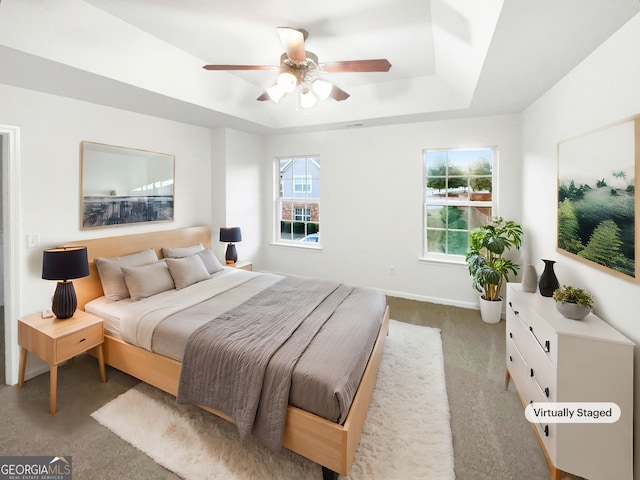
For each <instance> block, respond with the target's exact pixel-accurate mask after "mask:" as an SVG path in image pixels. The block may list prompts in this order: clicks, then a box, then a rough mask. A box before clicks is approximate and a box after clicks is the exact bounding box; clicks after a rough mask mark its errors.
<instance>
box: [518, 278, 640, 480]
mask: <svg viewBox="0 0 640 480" xmlns="http://www.w3.org/2000/svg"><path fill="white" fill-rule="evenodd" d="M506 333H507V344H506V354H507V376H506V382H505V387H506V388H508V387H509V381H510V380H513V382H514V385H515V387H516V391H517V392H518V395H519V396H520V400H521V401H522V404H523V406H526V405H528V404H529V403H531V402H613V403H615V404H617V405H618V406H619V407H620V410H621V416H620V419H619V420H618V421H617V422H615V423H542V424H532V426H533V429H534V430H535V432H536V434H537V437H538V441H539V442H540V445H541V446H542V448H543V450H544V452H545V456H546V457H547V461H548V462H549V469H550V472H551V479H552V480H560V477H561V474H562V471H565V472H569V473H572V474H574V475H578V476H581V477H585V478H588V479H589V480H613V479H615V480H631V479H632V478H633V351H634V343H633V342H631V341H630V340H629V339H627V338H626V337H625V336H624V335H622V334H621V333H620V332H618V331H617V330H615V329H614V328H613V327H611V326H610V325H608V324H607V323H605V322H604V321H602V320H601V319H599V318H598V317H596V316H595V315H593V314H590V315H588V316H587V317H585V318H584V319H583V320H569V319H567V318H565V317H563V316H562V315H560V313H558V311H557V310H556V306H555V302H554V301H553V299H551V298H546V297H543V296H541V295H540V294H539V293H526V292H523V291H522V288H521V285H520V284H519V283H510V284H508V286H507V326H506ZM523 414H524V412H523Z"/></svg>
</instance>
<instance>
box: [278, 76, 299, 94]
mask: <svg viewBox="0 0 640 480" xmlns="http://www.w3.org/2000/svg"><path fill="white" fill-rule="evenodd" d="M277 83H278V85H279V86H280V88H282V90H284V92H285V93H291V92H293V90H294V89H295V88H296V85H298V79H297V78H296V76H295V75H294V74H293V73H289V72H282V73H281V74H280V75H278V82H277Z"/></svg>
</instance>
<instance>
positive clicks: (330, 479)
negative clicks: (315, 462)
mask: <svg viewBox="0 0 640 480" xmlns="http://www.w3.org/2000/svg"><path fill="white" fill-rule="evenodd" d="M322 480H338V473H337V472H334V471H333V470H329V469H328V468H327V467H322Z"/></svg>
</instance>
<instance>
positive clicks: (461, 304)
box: [380, 289, 480, 310]
mask: <svg viewBox="0 0 640 480" xmlns="http://www.w3.org/2000/svg"><path fill="white" fill-rule="evenodd" d="M380 291H381V292H382V293H384V294H385V295H388V296H390V297H398V298H404V299H407V300H417V301H419V302H429V303H436V304H438V305H448V306H451V307H460V308H468V309H471V310H480V305H478V303H477V302H461V301H457V300H451V299H448V298H439V297H429V296H427V295H416V294H413V293H405V292H397V291H394V290H384V289H381V290H380Z"/></svg>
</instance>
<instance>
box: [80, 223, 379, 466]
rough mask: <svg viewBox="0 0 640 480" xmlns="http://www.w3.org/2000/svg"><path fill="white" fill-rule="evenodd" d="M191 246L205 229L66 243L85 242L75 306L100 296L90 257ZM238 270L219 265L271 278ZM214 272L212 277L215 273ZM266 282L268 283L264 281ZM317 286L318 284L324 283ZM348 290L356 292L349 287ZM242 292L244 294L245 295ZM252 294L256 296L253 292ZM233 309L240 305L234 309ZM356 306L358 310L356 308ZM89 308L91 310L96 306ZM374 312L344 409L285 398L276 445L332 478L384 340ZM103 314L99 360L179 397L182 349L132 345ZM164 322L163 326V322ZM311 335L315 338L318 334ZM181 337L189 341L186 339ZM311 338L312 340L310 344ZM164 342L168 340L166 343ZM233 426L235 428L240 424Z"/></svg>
mask: <svg viewBox="0 0 640 480" xmlns="http://www.w3.org/2000/svg"><path fill="white" fill-rule="evenodd" d="M197 244H202V245H203V246H204V247H205V248H207V249H208V248H210V244H211V231H210V228H209V227H207V226H203V227H191V228H183V229H177V230H168V231H160V232H153V233H143V234H135V235H125V236H119V237H108V238H102V239H91V240H84V241H80V242H74V243H69V244H68V245H85V246H87V249H88V256H89V272H90V274H89V276H88V277H85V278H82V279H78V280H75V281H74V285H75V289H76V293H77V296H78V307H79V308H81V309H85V306H87V304H89V307H90V308H91V306H92V305H93V306H95V305H96V304H98V305H99V304H100V302H101V299H103V298H104V295H105V294H104V291H103V288H102V283H101V280H100V276H99V275H98V269H97V267H96V262H95V261H94V259H95V258H99V259H102V258H113V257H120V256H123V255H129V254H132V253H136V252H142V251H145V250H147V249H153V250H154V251H155V252H156V253H157V256H158V257H160V258H161V257H162V248H163V247H175V248H177V249H179V248H180V247H189V246H192V245H197ZM242 272H244V273H242V274H241V273H240V270H238V271H237V272H234V271H233V269H229V268H225V269H224V271H223V272H221V275H222V276H226V277H225V280H224V281H225V282H227V278H232V279H235V280H234V281H236V282H239V283H242V284H245V282H246V284H247V285H252V284H255V283H256V282H257V283H260V282H263V281H264V280H263V278H267V279H269V278H271V280H274V278H273V277H270V276H269V275H265V276H260V277H259V278H258V279H256V275H257V274H252V273H250V272H245V271H242ZM215 275H218V273H216V274H215ZM215 275H212V278H213V277H215ZM258 275H259V274H258ZM245 278H248V280H244V279H245ZM275 280H278V279H275ZM207 282H209V280H207V281H206V282H202V284H204V283H207ZM267 283H269V282H268V281H267ZM280 283H285V282H280ZM198 285H200V284H198ZM322 288H324V286H323V287H322ZM331 288H333V287H331ZM190 289H191V287H189V288H185V289H184V290H185V291H187V290H190ZM266 290H268V289H266V288H265V291H266ZM338 290H339V288H336V290H335V291H336V292H338ZM249 291H251V288H249ZM354 291H359V290H358V289H354ZM168 294H169V295H172V294H173V293H172V292H168ZM333 294H334V293H332V295H333ZM244 295H248V294H246V293H245V294H244ZM249 296H251V295H249ZM158 297H161V295H158ZM255 297H259V295H256V296H255ZM252 298H253V297H252ZM234 301H235V300H234ZM338 301H341V300H339V299H338V300H336V302H338ZM118 303H119V302H118ZM140 303H142V302H140ZM195 303H196V304H198V303H199V302H198V301H197V300H196V301H195ZM272 303H273V302H272ZM344 303H345V304H346V303H348V302H347V301H345V302H344ZM238 309H241V308H240V307H239V308H238ZM358 309H360V310H362V308H358ZM92 311H93V312H94V313H96V311H97V310H92ZM98 311H99V310H98ZM234 311H235V310H234ZM377 311H378V310H376V309H375V308H373V307H372V310H371V312H377ZM347 312H348V310H347ZM176 315H178V314H176ZM343 315H344V314H343ZM375 315H376V316H378V315H379V316H380V317H381V318H379V319H377V320H376V327H375V332H374V335H373V337H372V339H371V349H370V353H367V354H366V355H367V357H366V358H365V360H364V362H363V365H362V371H363V373H362V375H361V379H360V381H359V384H356V385H357V387H354V388H353V390H354V393H353V394H352V396H351V398H350V401H349V403H348V404H347V405H346V406H345V405H343V407H342V408H346V410H345V411H344V412H337V413H336V412H335V411H331V409H329V410H330V411H329V413H327V412H326V411H325V412H322V411H320V412H315V411H314V410H316V409H317V408H316V407H317V406H310V407H307V406H306V405H304V404H302V405H299V406H297V405H296V404H297V403H299V402H297V401H293V402H292V401H289V402H288V403H289V404H288V406H285V408H286V420H285V422H284V432H283V434H282V436H281V441H282V442H281V443H282V446H284V447H285V448H287V449H289V450H292V451H294V452H296V453H298V454H300V455H302V456H304V457H306V458H308V459H310V460H312V461H314V462H316V463H318V464H320V465H321V466H322V471H323V476H324V477H325V478H336V477H337V475H338V474H342V475H347V474H348V473H349V470H350V466H351V464H352V462H353V459H354V456H355V451H356V447H357V446H358V443H359V439H360V435H361V432H362V427H363V424H364V421H365V417H366V414H367V410H368V407H369V402H370V400H371V395H372V392H373V388H374V385H375V379H376V375H377V371H378V365H379V362H380V357H381V355H382V348H383V345H384V339H385V336H386V334H387V331H388V320H389V312H388V308H386V305H383V306H382V309H381V313H379V314H378V313H376V314H375ZM116 317H117V315H116ZM330 317H332V315H330ZM104 318H106V319H107V320H105V330H106V332H109V333H106V334H105V343H104V345H103V350H104V359H105V363H107V364H108V365H110V366H112V367H114V368H116V369H118V370H121V371H123V372H126V373H128V374H130V375H132V376H134V377H136V378H138V379H140V380H142V381H144V382H146V383H149V384H151V385H153V386H155V387H157V388H159V389H161V390H163V391H165V392H168V393H170V394H172V395H174V396H177V397H178V398H179V399H180V397H179V395H183V392H184V390H181V388H183V386H181V370H182V362H183V361H185V359H184V358H183V357H182V356H181V355H182V354H181V353H180V352H181V349H182V347H179V348H178V349H177V353H175V352H174V353H172V351H171V348H169V351H167V352H163V353H164V354H159V353H155V352H153V351H150V350H148V349H147V347H145V346H136V345H133V344H132V343H129V342H128V341H125V339H123V336H122V335H121V334H119V333H118V330H117V329H111V328H109V326H108V325H109V322H110V321H112V320H113V319H109V315H108V314H106V315H105V317H104ZM116 320H118V319H116ZM330 321H331V320H327V324H328V323H329V322H330ZM165 323H167V324H168V321H167V322H165ZM210 323H213V322H210ZM321 328H322V327H321ZM320 332H325V330H320ZM317 336H318V337H321V335H320V334H318V335H317ZM125 337H126V335H125ZM184 341H190V339H189V340H184ZM315 341H316V340H315V338H314V340H313V341H312V342H315ZM160 343H162V342H160ZM165 343H169V344H170V343H171V342H165ZM313 345H314V344H313V343H311V344H310V345H309V348H308V350H309V351H313V350H314V348H313ZM315 350H316V352H315V354H316V358H315V360H313V361H307V362H305V361H304V360H303V359H304V357H301V360H300V362H299V363H300V364H303V365H304V364H305V363H306V364H315V363H319V362H318V357H317V355H318V352H319V348H315ZM185 352H186V351H185ZM185 355H186V353H185ZM326 361H330V358H327V359H326ZM189 362H190V358H187V359H186V363H185V369H186V367H187V366H188V365H189ZM294 372H295V370H294ZM294 375H295V374H294ZM291 383H292V386H291V389H292V390H291V397H290V400H291V399H294V397H295V396H294V393H295V392H294V391H295V389H296V388H295V385H296V380H295V376H294V378H293V380H292V382H291ZM298 390H299V389H298ZM302 403H304V402H302ZM198 405H199V406H201V407H202V408H204V409H205V410H208V411H210V412H212V413H214V414H216V415H218V416H221V417H223V418H225V419H227V420H229V421H234V420H233V418H232V417H231V416H230V415H227V414H225V413H222V412H221V411H220V410H217V409H214V408H210V407H207V406H206V405H203V404H199V403H198ZM320 410H321V409H320ZM334 417H335V418H334ZM237 424H238V426H239V428H240V423H237Z"/></svg>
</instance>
